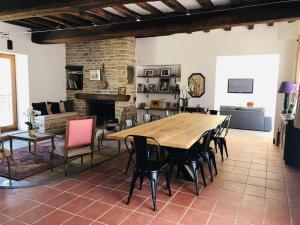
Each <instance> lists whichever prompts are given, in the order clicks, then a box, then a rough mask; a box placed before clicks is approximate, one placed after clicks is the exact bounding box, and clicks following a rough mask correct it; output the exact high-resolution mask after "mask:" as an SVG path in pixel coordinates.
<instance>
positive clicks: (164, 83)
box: [158, 78, 170, 92]
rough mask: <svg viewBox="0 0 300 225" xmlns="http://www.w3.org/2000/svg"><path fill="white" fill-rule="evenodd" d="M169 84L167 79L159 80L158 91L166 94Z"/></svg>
mask: <svg viewBox="0 0 300 225" xmlns="http://www.w3.org/2000/svg"><path fill="white" fill-rule="evenodd" d="M169 83H170V79H167V78H162V79H160V81H159V88H158V91H161V92H164V91H165V92H168V91H169Z"/></svg>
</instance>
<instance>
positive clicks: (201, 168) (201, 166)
mask: <svg viewBox="0 0 300 225" xmlns="http://www.w3.org/2000/svg"><path fill="white" fill-rule="evenodd" d="M199 167H200V172H201V176H202V179H203V184H204V187H206V179H205V174H204V169H203V165H202V163H201V162H200V165H199Z"/></svg>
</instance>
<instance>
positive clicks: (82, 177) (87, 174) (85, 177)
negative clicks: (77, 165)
mask: <svg viewBox="0 0 300 225" xmlns="http://www.w3.org/2000/svg"><path fill="white" fill-rule="evenodd" d="M96 175H97V173H95V172H93V171H90V170H88V171H84V172H82V173H80V174H79V175H77V176H75V177H74V178H73V179H75V180H81V181H85V180H88V179H91V178H93V177H95V176H96Z"/></svg>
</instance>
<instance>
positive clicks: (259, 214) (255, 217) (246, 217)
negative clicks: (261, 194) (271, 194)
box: [237, 206, 264, 225]
mask: <svg viewBox="0 0 300 225" xmlns="http://www.w3.org/2000/svg"><path fill="white" fill-rule="evenodd" d="M237 220H238V221H240V222H245V223H251V224H255V225H261V224H263V220H264V212H263V211H259V210H255V209H251V208H248V207H243V206H241V207H240V210H239V212H238V219H237Z"/></svg>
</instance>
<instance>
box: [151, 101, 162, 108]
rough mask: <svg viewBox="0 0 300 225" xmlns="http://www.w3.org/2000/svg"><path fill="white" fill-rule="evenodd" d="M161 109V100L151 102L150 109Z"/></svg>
mask: <svg viewBox="0 0 300 225" xmlns="http://www.w3.org/2000/svg"><path fill="white" fill-rule="evenodd" d="M159 107H160V100H151V103H150V108H152V109H159Z"/></svg>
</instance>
